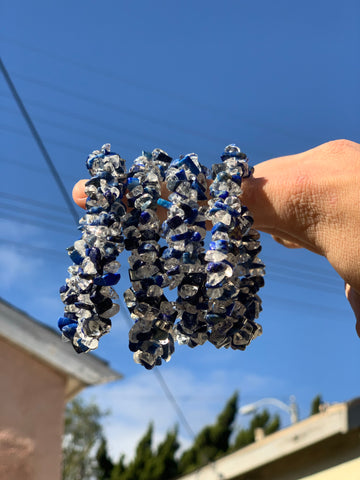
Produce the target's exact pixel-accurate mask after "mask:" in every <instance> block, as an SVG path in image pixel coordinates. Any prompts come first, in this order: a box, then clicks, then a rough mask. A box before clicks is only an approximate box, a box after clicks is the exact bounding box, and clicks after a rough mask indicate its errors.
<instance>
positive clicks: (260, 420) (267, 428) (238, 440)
mask: <svg viewBox="0 0 360 480" xmlns="http://www.w3.org/2000/svg"><path fill="white" fill-rule="evenodd" d="M257 428H261V429H262V430H263V432H264V435H270V434H271V433H274V432H276V431H277V430H279V428H280V417H279V415H274V416H273V417H271V416H270V414H269V412H268V411H267V410H263V411H262V412H260V413H257V414H256V415H254V416H253V418H252V419H251V421H250V425H249V427H248V428H242V429H241V430H239V432H238V433H237V435H236V437H235V440H234V443H233V445H232V448H231V449H232V450H238V449H239V448H243V447H246V446H247V445H250V444H251V443H253V442H254V441H255V431H256V429H257Z"/></svg>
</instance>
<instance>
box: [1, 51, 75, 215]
mask: <svg viewBox="0 0 360 480" xmlns="http://www.w3.org/2000/svg"><path fill="white" fill-rule="evenodd" d="M0 68H1V71H2V73H3V75H4V77H5V80H6V83H7V84H8V86H9V89H10V91H11V93H12V95H13V97H14V99H15V101H16V103H17V105H18V107H19V109H20V111H21V113H22V115H23V117H24V119H25V121H26V123H27V124H28V127H29V129H30V131H31V133H32V135H33V137H34V139H35V141H36V143H37V145H38V147H39V149H40V151H41V153H42V154H43V157H44V159H45V161H46V163H47V165H48V167H49V169H50V172H51V173H52V176H53V177H54V179H55V182H56V183H57V185H58V187H59V189H60V191H61V193H62V195H63V197H64V200H65V202H66V204H67V206H68V208H69V211H70V212H71V215H72V217H73V219H74V221H75V223H76V224H77V223H78V218H79V217H78V214H77V212H76V210H75V207H74V205H73V202H72V200H71V199H70V197H69V195H68V193H67V191H66V188H65V186H64V184H63V182H62V180H61V177H60V175H59V174H58V172H57V170H56V168H55V165H54V163H53V161H52V160H51V158H50V155H49V153H48V151H47V150H46V148H45V145H44V143H43V141H42V140H41V137H40V135H39V133H38V131H37V130H36V128H35V125H34V124H33V122H32V120H31V118H30V116H29V114H28V112H27V110H26V108H25V106H24V104H23V102H22V100H21V98H20V96H19V94H18V92H17V90H16V88H15V85H14V84H13V82H12V80H11V78H10V75H9V73H8V71H7V70H6V68H5V65H4V63H3V61H2V59H1V58H0Z"/></svg>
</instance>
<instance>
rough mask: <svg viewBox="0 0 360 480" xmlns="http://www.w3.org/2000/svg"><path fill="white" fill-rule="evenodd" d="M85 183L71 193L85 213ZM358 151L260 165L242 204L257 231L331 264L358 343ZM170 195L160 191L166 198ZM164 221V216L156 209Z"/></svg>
mask: <svg viewBox="0 0 360 480" xmlns="http://www.w3.org/2000/svg"><path fill="white" fill-rule="evenodd" d="M85 183H86V180H80V181H79V182H78V183H77V184H76V185H75V186H74V189H73V198H74V201H75V202H76V203H77V204H78V205H79V206H80V207H82V208H85V202H86V195H85ZM359 186H360V145H359V144H357V143H355V142H351V141H348V140H336V141H333V142H328V143H325V144H323V145H320V146H318V147H316V148H313V149H311V150H308V151H306V152H303V153H299V154H297V155H290V156H286V157H279V158H274V159H271V160H268V161H266V162H263V163H260V164H258V165H256V167H255V172H254V175H253V177H252V178H250V179H246V180H244V181H243V194H242V197H241V199H242V201H243V203H244V204H245V205H246V206H247V207H248V208H249V210H250V211H251V212H252V214H253V217H254V222H255V223H254V226H255V228H257V229H258V230H261V231H263V232H267V233H269V234H271V235H272V236H273V238H274V239H275V240H276V241H277V242H279V243H281V244H282V245H284V246H285V247H288V248H306V249H308V250H311V251H312V252H315V253H317V254H319V255H323V256H325V257H326V258H327V260H328V261H329V262H330V264H331V265H332V266H333V268H334V269H335V270H336V271H337V273H338V274H339V275H340V276H341V277H342V278H343V279H344V282H345V294H346V297H347V299H348V300H349V303H350V305H351V307H352V309H353V311H354V313H355V317H356V319H357V323H356V331H357V333H358V335H359V337H360V247H359V232H360V188H359ZM168 193H169V192H168V191H167V189H166V187H165V185H163V186H162V196H163V198H167V196H168ZM158 215H159V217H160V218H161V219H163V220H164V219H165V218H166V210H165V209H164V208H162V207H159V209H158Z"/></svg>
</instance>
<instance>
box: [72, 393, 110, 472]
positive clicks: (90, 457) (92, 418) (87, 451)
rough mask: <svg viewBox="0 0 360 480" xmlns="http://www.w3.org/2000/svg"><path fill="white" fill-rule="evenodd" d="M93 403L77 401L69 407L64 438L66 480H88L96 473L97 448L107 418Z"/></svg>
mask: <svg viewBox="0 0 360 480" xmlns="http://www.w3.org/2000/svg"><path fill="white" fill-rule="evenodd" d="M106 414H107V413H106V412H102V411H101V410H100V408H99V407H98V405H96V404H95V403H93V402H90V403H85V402H84V400H82V399H81V398H75V399H74V400H72V401H71V402H70V403H68V405H67V406H66V410H65V428H64V437H63V480H88V479H91V478H93V477H94V475H96V474H97V462H96V460H95V448H96V445H97V444H98V442H100V440H101V438H102V426H101V420H102V418H103V417H104V416H105V415H106Z"/></svg>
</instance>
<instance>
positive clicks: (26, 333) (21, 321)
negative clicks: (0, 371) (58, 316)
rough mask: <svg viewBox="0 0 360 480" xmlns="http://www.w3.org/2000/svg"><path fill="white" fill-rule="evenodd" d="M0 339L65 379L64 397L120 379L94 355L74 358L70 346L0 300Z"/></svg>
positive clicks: (56, 333) (118, 374)
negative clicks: (26, 353)
mask: <svg viewBox="0 0 360 480" xmlns="http://www.w3.org/2000/svg"><path fill="white" fill-rule="evenodd" d="M0 337H3V338H4V339H5V340H7V341H8V342H10V343H12V344H14V345H16V346H17V347H19V348H21V349H22V350H25V351H26V352H28V353H29V354H30V355H32V356H33V357H35V358H37V359H38V360H40V361H41V362H43V363H45V364H48V365H49V366H50V367H52V368H54V369H55V370H57V371H58V372H60V373H63V374H64V375H65V376H66V378H67V386H66V396H67V398H71V397H72V396H74V395H76V394H77V393H79V391H80V390H82V389H83V388H84V387H87V386H90V385H99V384H103V383H108V382H112V381H114V380H118V379H120V378H122V375H121V374H120V373H119V372H116V371H115V370H113V369H111V368H110V367H109V365H108V363H107V362H106V361H104V360H102V359H101V358H99V357H97V356H95V355H94V354H82V355H79V354H77V353H76V352H75V351H74V349H73V348H72V346H71V344H70V343H69V342H64V341H62V339H61V335H60V334H59V333H58V332H57V331H56V330H55V329H52V328H50V327H48V326H47V325H44V324H42V323H40V322H39V321H38V320H35V319H34V318H32V317H30V316H29V315H28V314H27V313H25V312H23V311H22V310H20V309H18V308H16V307H14V306H13V305H11V304H9V303H7V302H6V301H5V300H3V299H1V298H0Z"/></svg>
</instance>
